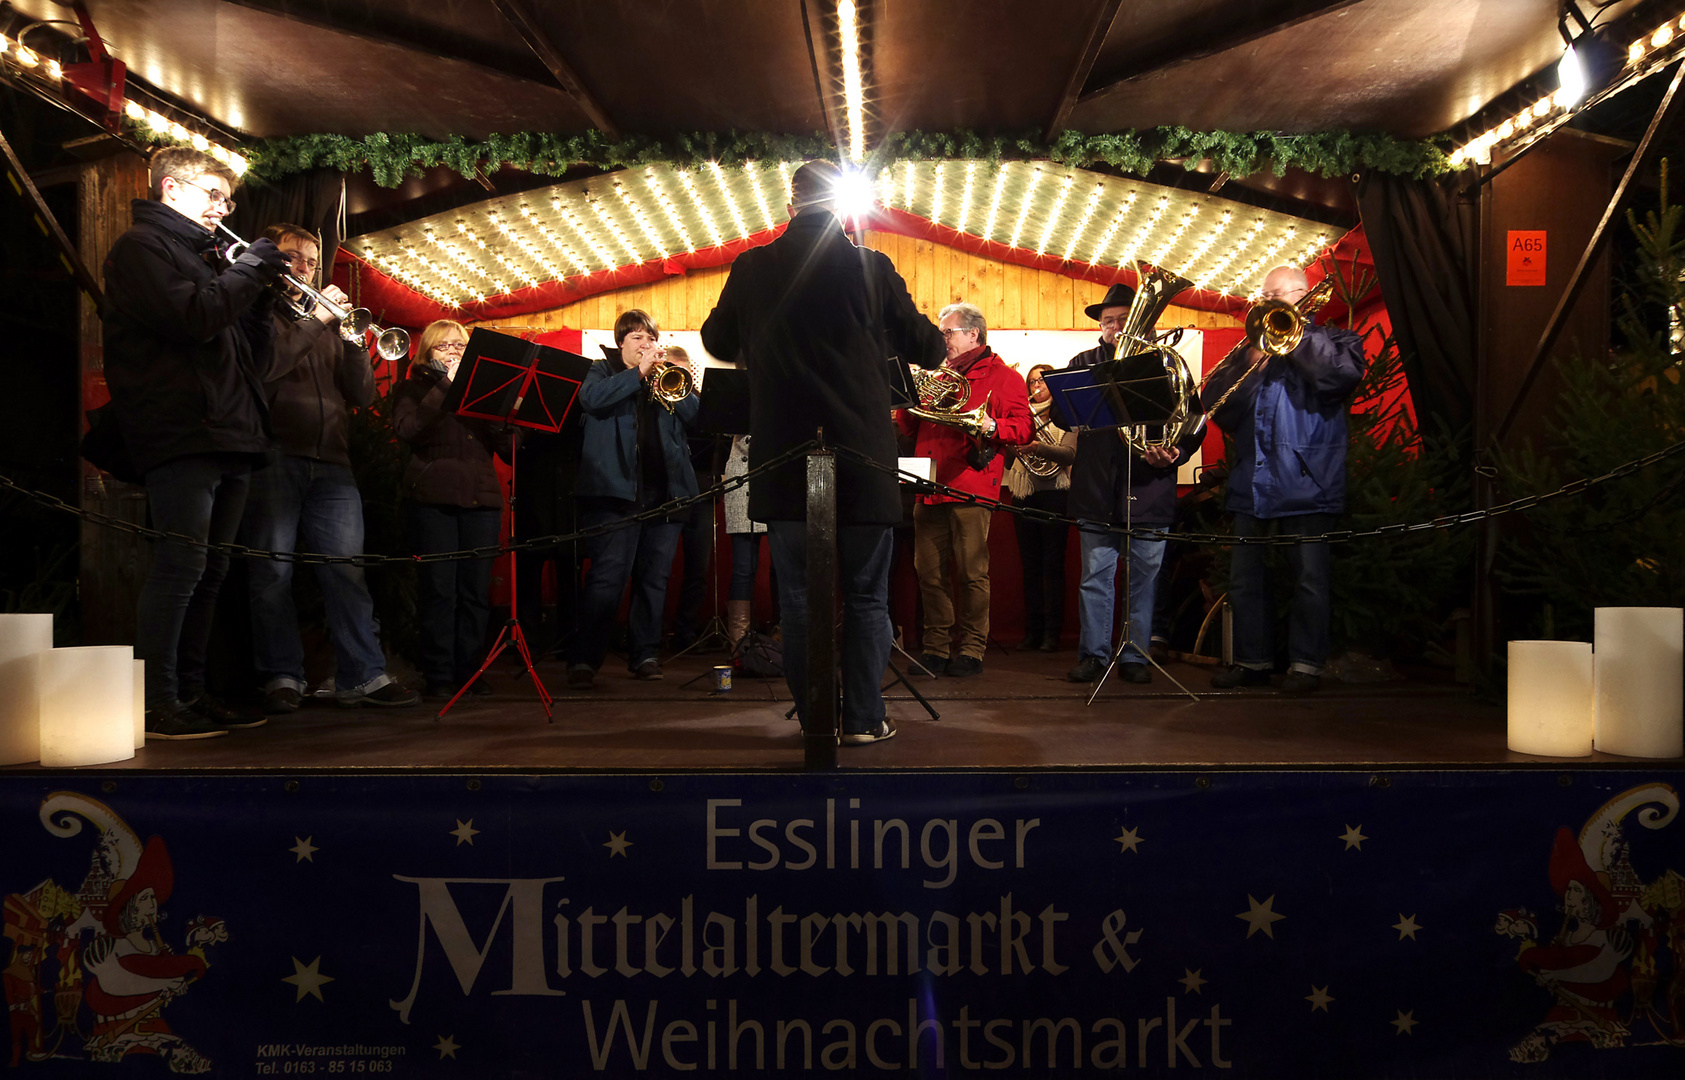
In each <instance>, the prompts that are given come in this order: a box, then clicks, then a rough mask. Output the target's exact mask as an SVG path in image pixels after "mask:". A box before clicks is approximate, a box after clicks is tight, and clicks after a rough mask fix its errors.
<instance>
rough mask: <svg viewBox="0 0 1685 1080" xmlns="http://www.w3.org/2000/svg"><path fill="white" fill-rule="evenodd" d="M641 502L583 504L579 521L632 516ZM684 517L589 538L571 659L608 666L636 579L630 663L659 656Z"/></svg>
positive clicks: (633, 666)
mask: <svg viewBox="0 0 1685 1080" xmlns="http://www.w3.org/2000/svg"><path fill="white" fill-rule="evenodd" d="M636 512H637V508H636V507H635V506H634V505H633V504H631V503H626V504H624V506H622V507H619V508H615V507H607V506H601V505H598V506H588V505H582V506H581V508H580V514H579V524H580V525H581V527H583V528H586V529H591V528H595V527H597V526H599V525H606V524H609V523H611V522H615V521H620V520H623V519H625V518H628V517H631V516H632V515H633V514H634V513H636ZM681 528H682V526H681V525H680V523H679V522H668V521H646V522H643V523H642V524H639V525H628V526H626V527H625V528H621V529H615V530H613V531H611V532H606V533H603V534H602V535H601V536H595V537H592V538H591V539H590V540H587V541H586V543H585V554H586V557H587V558H589V559H590V560H591V568H590V570H588V571H586V574H585V585H584V587H583V588H582V589H581V591H580V604H579V607H580V611H579V633H578V634H576V635H575V636H574V641H573V645H572V646H571V647H570V648H569V649H568V664H569V665H577V664H586V665H588V666H589V667H590V668H591V669H592V670H593V671H595V670H596V669H598V668H600V667H602V666H603V654H604V653H606V652H607V651H608V641H609V636H610V634H611V633H612V632H613V630H614V618H615V616H616V615H618V614H619V613H620V597H621V595H622V594H624V593H625V591H626V583H627V582H628V581H630V582H631V583H632V605H631V610H630V612H629V615H628V626H627V630H628V642H629V647H628V648H627V652H626V660H627V663H626V666H627V667H628V668H629V669H634V670H635V669H636V668H637V666H638V665H639V664H641V663H643V662H644V661H645V660H653V659H655V656H656V654H657V653H658V652H659V651H660V649H661V617H662V615H663V614H664V613H665V611H666V608H667V579H668V578H669V577H670V576H671V575H672V573H673V552H674V549H676V548H677V547H678V544H679V532H680V530H681Z"/></svg>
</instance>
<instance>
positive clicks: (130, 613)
mask: <svg viewBox="0 0 1685 1080" xmlns="http://www.w3.org/2000/svg"><path fill="white" fill-rule="evenodd" d="M146 180H147V172H146V161H145V159H143V158H142V157H141V156H140V155H138V154H127V153H125V154H117V155H115V156H113V157H108V158H103V159H101V160H99V161H96V162H92V163H90V164H88V165H87V166H86V167H84V169H83V170H82V175H81V178H80V180H79V182H78V185H77V194H78V199H79V202H80V206H79V208H78V215H79V221H80V229H79V230H78V232H79V235H78V240H77V246H78V248H79V249H80V253H81V256H82V261H83V262H84V263H85V264H87V266H88V268H89V269H90V270H92V271H93V273H94V274H95V276H102V271H101V266H102V265H103V264H104V263H105V255H106V252H108V251H110V250H111V245H112V244H113V243H115V242H116V240H117V238H118V237H119V236H121V235H122V234H123V233H124V232H125V231H126V230H127V229H128V227H129V225H130V213H129V203H130V202H131V201H132V200H134V199H141V198H145V197H146ZM79 323H80V326H79V329H80V333H81V342H82V402H83V407H84V408H86V407H88V406H90V405H94V404H99V403H103V402H104V401H106V400H108V399H109V394H108V393H107V392H106V389H105V353H104V349H103V341H104V338H103V332H102V327H101V324H100V318H99V311H98V309H97V308H95V306H94V304H93V301H91V300H89V299H88V297H87V296H86V295H85V294H84V295H83V297H82V307H81V314H80V320H79ZM81 488H82V507H83V509H86V510H96V511H98V512H100V513H103V514H110V515H111V516H113V517H117V518H121V519H123V520H125V521H129V522H134V523H136V524H143V523H145V521H146V489H145V488H142V487H139V486H135V485H130V484H123V483H119V482H117V481H116V480H113V479H111V478H110V477H105V478H104V479H103V480H102V478H101V473H100V472H99V470H98V469H95V468H94V467H93V466H92V465H89V464H88V463H87V462H85V461H84V462H82V485H81ZM78 556H79V559H80V566H79V571H78V583H77V591H78V596H79V598H80V601H81V608H82V643H83V644H84V645H114V644H127V643H129V642H131V641H133V640H134V639H135V614H136V607H137V604H138V603H139V600H140V587H141V585H142V584H144V583H145V581H146V572H147V568H148V566H149V565H150V563H151V546H150V545H149V544H147V543H145V542H144V541H142V540H140V539H138V538H137V537H135V536H134V535H133V534H132V533H127V532H119V531H117V530H115V529H112V528H108V527H106V526H103V525H95V524H93V523H92V522H89V521H86V520H84V521H83V522H82V547H81V551H80V552H79V553H78Z"/></svg>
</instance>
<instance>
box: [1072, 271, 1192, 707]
mask: <svg viewBox="0 0 1685 1080" xmlns="http://www.w3.org/2000/svg"><path fill="white" fill-rule="evenodd" d="M1134 300H1135V290H1133V289H1131V288H1130V287H1129V286H1127V285H1125V284H1123V283H1122V282H1117V283H1115V284H1113V285H1112V287H1111V288H1110V289H1108V290H1106V295H1105V296H1104V297H1103V298H1102V299H1101V300H1100V302H1099V303H1097V304H1090V305H1089V306H1088V307H1087V308H1085V309H1084V310H1085V311H1086V312H1087V313H1088V317H1089V318H1090V319H1094V320H1097V321H1098V322H1099V323H1100V344H1099V345H1097V346H1095V347H1094V348H1092V349H1089V350H1088V351H1087V352H1080V353H1078V354H1077V355H1075V356H1073V357H1071V362H1070V363H1069V364H1066V365H1065V370H1066V371H1076V370H1079V369H1081V368H1089V367H1093V366H1094V365H1095V364H1098V363H1100V362H1102V361H1105V360H1110V359H1112V357H1113V356H1114V355H1115V354H1116V352H1117V341H1118V335H1119V333H1120V332H1121V331H1122V330H1123V328H1124V323H1125V321H1126V319H1127V318H1128V315H1129V308H1130V305H1131V304H1132V303H1133V302H1134ZM1198 445H1199V436H1198V434H1197V433H1196V434H1191V435H1189V436H1188V437H1187V438H1185V439H1184V440H1183V441H1182V443H1181V445H1179V446H1177V447H1175V448H1174V449H1171V448H1168V447H1157V446H1155V447H1151V448H1149V449H1148V450H1147V451H1146V452H1145V453H1143V454H1139V455H1137V456H1136V460H1135V461H1134V462H1130V461H1129V454H1130V450H1129V447H1128V446H1127V445H1125V443H1124V441H1123V440H1122V439H1121V438H1119V437H1118V433H1117V432H1116V431H1080V432H1078V433H1077V457H1076V462H1075V463H1074V464H1073V465H1072V466H1071V495H1070V503H1069V506H1070V510H1069V513H1070V515H1071V516H1072V517H1074V518H1076V519H1078V520H1079V521H1082V522H1084V523H1085V526H1084V527H1083V528H1081V529H1080V530H1079V531H1078V533H1077V538H1078V541H1079V543H1080V545H1081V551H1082V584H1081V585H1080V586H1079V588H1078V596H1077V600H1078V604H1077V607H1078V613H1079V615H1080V619H1081V624H1082V633H1081V637H1080V638H1079V639H1078V646H1077V648H1078V653H1079V656H1078V660H1077V666H1076V667H1074V668H1072V669H1071V670H1070V672H1069V673H1068V674H1067V675H1066V676H1065V677H1066V678H1067V679H1069V680H1070V681H1071V682H1093V681H1094V680H1095V679H1098V678H1099V677H1100V676H1101V675H1102V674H1104V673H1105V671H1106V667H1107V665H1108V664H1110V663H1111V658H1112V605H1113V596H1112V584H1113V582H1114V580H1115V579H1116V577H1117V560H1118V555H1119V553H1120V552H1121V551H1122V548H1123V543H1124V539H1125V538H1124V537H1123V536H1122V535H1121V534H1118V533H1113V532H1106V531H1103V529H1102V528H1090V527H1088V526H1090V525H1092V526H1109V525H1123V524H1126V523H1127V524H1129V525H1131V526H1133V527H1135V528H1137V529H1168V528H1169V527H1170V523H1171V520H1172V518H1174V516H1175V512H1176V466H1178V465H1180V464H1181V463H1182V462H1184V461H1186V460H1187V459H1188V457H1189V455H1191V454H1192V453H1193V451H1194V449H1195V448H1196V447H1197V446H1198ZM1126 500H1133V505H1132V506H1131V505H1128V504H1127V503H1126ZM1164 547H1165V542H1164V541H1163V540H1151V539H1143V538H1140V537H1137V538H1135V539H1133V540H1131V541H1130V542H1129V563H1130V577H1129V597H1128V603H1129V610H1128V616H1129V618H1128V621H1127V622H1126V623H1125V624H1124V636H1125V637H1126V638H1127V639H1128V641H1129V644H1128V645H1127V646H1126V647H1125V648H1124V651H1123V656H1122V658H1121V661H1122V662H1121V665H1120V668H1119V670H1120V672H1121V674H1122V675H1123V678H1124V681H1125V682H1132V683H1150V682H1152V681H1153V672H1152V668H1151V667H1149V666H1148V664H1147V657H1146V654H1145V653H1144V652H1143V651H1142V649H1141V648H1138V647H1137V646H1138V645H1140V646H1144V645H1145V643H1146V641H1147V639H1148V636H1149V635H1150V634H1151V633H1152V620H1153V595H1154V591H1155V588H1156V586H1157V583H1158V571H1159V566H1160V565H1161V564H1162V563H1163V562H1164Z"/></svg>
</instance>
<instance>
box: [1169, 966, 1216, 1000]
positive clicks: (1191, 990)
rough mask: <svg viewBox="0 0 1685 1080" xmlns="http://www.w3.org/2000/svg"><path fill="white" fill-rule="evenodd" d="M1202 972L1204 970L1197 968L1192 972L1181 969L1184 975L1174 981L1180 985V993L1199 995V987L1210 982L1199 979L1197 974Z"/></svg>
mask: <svg viewBox="0 0 1685 1080" xmlns="http://www.w3.org/2000/svg"><path fill="white" fill-rule="evenodd" d="M1204 970H1205V969H1204V968H1198V969H1196V970H1193V971H1189V970H1188V969H1187V968H1183V969H1182V971H1183V972H1185V974H1184V975H1183V976H1182V977H1181V978H1180V979H1177V980H1176V981H1177V982H1179V983H1181V984H1182V993H1184V994H1197V993H1199V988H1200V987H1202V986H1204V985H1205V984H1206V983H1208V982H1210V981H1211V980H1210V979H1202V978H1200V977H1199V973H1200V972H1201V971H1204Z"/></svg>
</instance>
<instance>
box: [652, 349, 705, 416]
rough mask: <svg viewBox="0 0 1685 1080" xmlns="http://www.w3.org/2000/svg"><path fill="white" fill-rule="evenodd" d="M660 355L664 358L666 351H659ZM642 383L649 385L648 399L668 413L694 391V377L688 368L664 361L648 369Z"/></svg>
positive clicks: (659, 361)
mask: <svg viewBox="0 0 1685 1080" xmlns="http://www.w3.org/2000/svg"><path fill="white" fill-rule="evenodd" d="M661 355H662V356H663V357H665V356H666V355H667V350H665V349H663V350H661ZM644 381H645V382H646V383H648V385H649V399H650V400H651V401H658V402H660V403H661V404H662V405H663V406H665V407H666V409H667V411H668V412H672V411H673V410H674V408H676V407H677V406H678V404H679V402H681V401H683V400H684V399H685V398H687V397H689V396H690V395H691V393H692V392H693V391H694V390H695V389H696V377H695V376H693V375H692V374H691V373H690V369H689V368H687V367H685V366H683V365H682V364H675V363H673V362H672V361H671V360H665V359H663V360H658V361H657V362H656V364H655V366H654V367H653V368H650V371H649V376H648V377H647V378H646V379H645V380H644Z"/></svg>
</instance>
